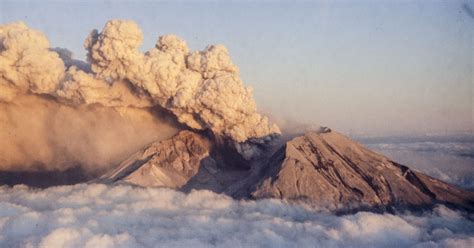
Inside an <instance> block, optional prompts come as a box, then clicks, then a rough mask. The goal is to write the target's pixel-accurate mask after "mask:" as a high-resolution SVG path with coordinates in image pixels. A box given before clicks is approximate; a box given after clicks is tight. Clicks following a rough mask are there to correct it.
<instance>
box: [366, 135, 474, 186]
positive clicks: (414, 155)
mask: <svg viewBox="0 0 474 248" xmlns="http://www.w3.org/2000/svg"><path fill="white" fill-rule="evenodd" d="M362 142H363V143H364V144H365V145H366V146H367V147H368V148H370V149H372V150H374V151H376V152H379V153H381V154H383V155H386V156H388V157H389V158H391V159H392V160H394V161H396V162H398V163H401V164H404V165H407V166H409V167H410V168H413V169H416V170H419V171H422V172H423V173H426V174H428V175H430V176H432V177H435V178H438V179H441V180H443V181H447V182H449V183H452V184H455V185H458V186H460V187H463V188H466V189H469V190H474V138H472V137H467V138H463V139H459V138H450V137H443V138H438V139H428V140H426V139H419V138H411V139H406V140H398V139H388V138H387V139H380V140H376V141H370V140H369V141H362Z"/></svg>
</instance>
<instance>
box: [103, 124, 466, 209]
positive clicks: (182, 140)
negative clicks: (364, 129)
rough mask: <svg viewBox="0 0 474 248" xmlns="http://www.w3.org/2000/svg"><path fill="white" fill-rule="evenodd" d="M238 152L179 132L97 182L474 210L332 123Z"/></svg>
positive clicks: (335, 205) (456, 192)
mask: <svg viewBox="0 0 474 248" xmlns="http://www.w3.org/2000/svg"><path fill="white" fill-rule="evenodd" d="M236 156H240V154H239V153H237V152H235V151H234V152H232V151H231V150H226V149H225V147H222V144H220V145H218V144H216V143H214V142H213V141H211V139H209V138H207V137H205V136H204V135H201V134H197V133H195V132H191V131H181V132H180V133H178V134H177V135H176V136H174V137H173V138H171V139H169V140H165V141H160V142H156V143H153V144H151V145H150V146H148V147H147V148H145V149H143V150H142V151H139V152H137V153H136V154H134V155H133V156H131V157H130V158H129V159H127V160H126V161H124V162H123V163H121V164H120V165H119V166H118V168H117V169H115V170H113V171H111V172H109V173H107V174H106V175H104V176H102V177H101V178H100V179H99V181H100V182H104V183H114V182H120V183H130V184H134V185H139V186H161V187H169V188H175V189H179V190H183V191H189V190H191V189H208V190H212V191H214V192H218V193H225V194H228V195H230V196H233V197H235V198H253V199H259V198H282V199H288V200H304V201H307V202H309V203H311V204H313V205H316V206H319V207H324V208H329V209H334V210H342V211H344V210H353V209H382V210H383V209H386V208H391V207H412V206H413V207H428V206H431V205H433V204H435V203H443V204H447V205H451V206H455V207H460V208H464V209H468V210H471V211H472V210H474V193H473V192H468V191H465V190H462V189H460V188H457V187H455V186H452V185H449V184H447V183H444V182H442V181H440V180H437V179H434V178H431V177H429V176H427V175H425V174H423V173H420V172H418V171H414V170H411V169H409V168H408V167H406V166H404V165H400V164H397V163H395V162H393V161H391V160H389V159H388V158H386V157H384V156H382V155H380V154H377V153H375V152H372V151H370V150H369V149H367V148H365V147H364V146H362V145H360V144H358V143H357V142H355V141H352V140H350V139H349V138H347V137H345V136H343V135H341V134H339V133H337V132H333V131H331V130H329V129H322V131H320V132H308V133H306V134H305V135H303V136H300V137H297V138H294V139H293V140H291V141H289V142H287V143H286V144H285V145H284V146H283V147H282V148H281V149H279V150H278V151H277V152H275V153H274V154H273V155H272V156H271V157H269V158H265V157H261V158H260V159H258V160H252V161H247V160H245V159H238V157H236Z"/></svg>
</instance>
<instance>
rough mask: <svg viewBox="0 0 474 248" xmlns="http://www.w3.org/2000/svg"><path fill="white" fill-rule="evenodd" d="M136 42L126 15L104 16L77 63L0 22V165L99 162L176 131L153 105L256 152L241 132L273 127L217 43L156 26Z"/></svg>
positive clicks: (40, 37) (254, 135) (251, 135)
mask: <svg viewBox="0 0 474 248" xmlns="http://www.w3.org/2000/svg"><path fill="white" fill-rule="evenodd" d="M141 42H142V32H141V30H140V29H139V27H138V26H137V25H136V24H135V23H134V22H132V21H127V20H112V21H109V22H107V23H106V25H105V27H104V28H103V29H102V31H100V32H99V31H98V30H93V31H92V32H91V33H90V35H89V36H88V37H87V38H86V40H85V43H84V47H85V49H86V50H87V51H88V63H85V62H82V61H78V60H74V59H73V56H72V53H71V52H70V51H69V50H67V49H64V48H51V47H50V44H49V41H48V39H47V38H46V37H45V35H44V34H42V33H41V32H39V31H36V30H33V29H30V28H29V27H28V26H27V25H26V24H24V23H22V22H18V23H11V24H6V25H0V110H1V112H0V120H1V122H0V169H1V170H5V169H8V170H10V169H16V170H28V169H40V167H42V166H43V167H44V166H46V167H47V168H49V169H60V170H61V169H67V168H68V167H69V166H72V165H73V164H75V163H78V164H81V165H82V164H84V165H85V167H86V169H87V170H94V168H101V167H104V166H105V164H110V163H114V162H115V160H116V159H117V158H123V157H124V155H126V154H129V153H131V152H133V150H132V149H137V148H139V147H141V146H144V145H146V144H147V143H149V142H151V141H153V140H158V139H161V138H165V137H169V136H170V134H174V133H175V132H176V129H177V128H178V127H177V126H178V125H170V124H169V123H167V122H164V120H162V118H161V117H160V115H156V114H155V113H154V112H153V111H150V110H151V109H155V108H161V109H165V110H166V111H167V112H170V113H172V114H173V115H174V116H175V117H176V119H177V120H178V122H179V123H181V124H184V125H185V126H187V127H189V128H192V129H197V130H210V131H211V132H212V133H213V134H214V135H215V136H216V137H219V138H223V139H227V140H230V141H231V143H233V144H234V145H235V147H236V149H237V150H238V151H240V152H241V153H242V154H243V155H244V156H245V157H246V158H252V157H253V156H254V155H256V154H258V150H256V146H255V147H254V146H252V144H251V142H250V143H249V142H248V141H249V140H252V142H255V143H261V142H262V141H258V139H263V138H265V139H264V140H265V142H266V141H267V140H271V139H272V137H274V136H275V135H277V134H279V133H280V131H279V129H278V127H277V126H276V125H274V124H272V123H270V121H269V120H268V118H266V117H264V116H262V115H260V114H259V113H258V112H257V108H256V104H255V101H254V99H253V96H252V90H251V89H250V88H249V87H246V86H245V85H244V84H243V82H242V81H241V79H240V77H239V71H238V68H237V67H236V66H235V65H234V64H233V63H232V61H231V59H230V56H229V54H228V51H227V49H226V48H225V47H224V46H222V45H213V46H209V47H207V48H206V49H205V50H203V51H195V52H190V51H189V48H188V47H187V45H186V43H185V42H184V41H183V40H181V39H180V38H178V37H176V36H174V35H165V36H162V37H160V38H159V39H158V41H157V43H156V46H155V47H154V48H152V49H150V50H149V51H148V52H146V53H141V52H140V51H139V50H138V49H139V46H140V45H141ZM173 126H174V127H173ZM256 140H257V141H256Z"/></svg>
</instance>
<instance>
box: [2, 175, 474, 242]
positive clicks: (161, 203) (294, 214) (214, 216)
mask: <svg viewBox="0 0 474 248" xmlns="http://www.w3.org/2000/svg"><path fill="white" fill-rule="evenodd" d="M473 217H474V216H473V215H472V214H471V216H469V215H467V214H466V213H462V212H458V211H454V210H450V209H448V208H446V207H444V206H441V205H440V206H437V207H436V208H434V209H433V210H432V211H429V212H425V213H417V214H414V213H410V212H402V213H397V214H388V213H385V214H377V213H369V212H359V213H356V214H351V215H342V216H336V215H333V214H330V213H328V212H326V211H324V210H319V211H316V210H314V209H310V208H308V207H305V206H302V205H297V204H290V203H287V202H285V201H281V200H276V199H272V200H270V199H269V200H259V201H237V200H233V199H232V198H230V197H227V196H224V195H219V194H215V193H212V192H210V191H205V190H199V191H193V192H191V193H189V194H184V193H181V192H177V191H174V190H170V189H163V188H138V187H132V186H127V185H114V186H110V185H108V186H107V185H101V184H78V185H73V186H60V187H51V188H48V189H44V190H38V189H31V188H28V187H26V186H15V187H13V188H11V187H6V186H4V187H1V188H0V247H474V222H472V221H470V220H469V219H472V218H473Z"/></svg>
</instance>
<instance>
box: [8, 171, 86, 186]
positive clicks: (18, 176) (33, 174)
mask: <svg viewBox="0 0 474 248" xmlns="http://www.w3.org/2000/svg"><path fill="white" fill-rule="evenodd" d="M91 178H92V175H89V174H87V173H86V172H85V171H84V170H83V169H82V168H80V167H74V168H71V169H67V170H65V171H59V170H53V171H0V185H8V186H13V185H17V184H24V185H27V186H29V187H34V188H47V187H51V186H58V185H72V184H77V183H83V182H86V181H88V180H90V179H91Z"/></svg>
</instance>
